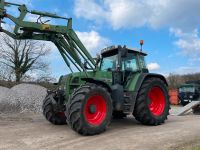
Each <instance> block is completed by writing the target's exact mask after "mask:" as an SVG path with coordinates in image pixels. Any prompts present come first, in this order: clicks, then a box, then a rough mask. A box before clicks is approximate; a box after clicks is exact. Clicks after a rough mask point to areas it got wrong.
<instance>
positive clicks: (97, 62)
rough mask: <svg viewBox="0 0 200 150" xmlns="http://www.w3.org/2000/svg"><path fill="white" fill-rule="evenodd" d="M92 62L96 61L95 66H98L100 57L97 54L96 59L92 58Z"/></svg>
mask: <svg viewBox="0 0 200 150" xmlns="http://www.w3.org/2000/svg"><path fill="white" fill-rule="evenodd" d="M94 60H95V61H96V66H98V64H99V62H100V61H101V57H100V55H99V54H97V56H96V58H94Z"/></svg>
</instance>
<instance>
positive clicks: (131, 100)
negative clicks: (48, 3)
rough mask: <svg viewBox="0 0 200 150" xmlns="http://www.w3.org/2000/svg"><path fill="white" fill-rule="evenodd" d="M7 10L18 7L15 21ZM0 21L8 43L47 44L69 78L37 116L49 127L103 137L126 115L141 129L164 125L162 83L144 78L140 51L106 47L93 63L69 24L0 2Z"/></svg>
mask: <svg viewBox="0 0 200 150" xmlns="http://www.w3.org/2000/svg"><path fill="white" fill-rule="evenodd" d="M9 6H12V7H15V6H16V7H18V10H19V16H17V17H15V16H14V15H12V14H9V13H7V11H6V8H7V7H9ZM28 14H32V15H36V16H38V19H37V21H35V22H34V21H29V20H27V19H26V17H27V15H28ZM45 17H46V18H48V19H49V18H50V19H61V20H66V22H67V25H66V26H63V25H52V24H48V21H49V20H48V21H42V20H44V19H45ZM0 19H1V23H5V19H7V20H9V21H11V22H13V23H14V25H15V27H14V30H13V31H10V30H6V29H3V28H2V27H1V28H0V31H1V32H3V33H5V34H7V35H8V36H10V37H12V38H13V39H19V40H25V39H33V40H42V41H51V42H53V43H54V44H55V45H56V46H57V48H58V50H59V52H60V54H61V56H62V58H63V60H64V61H65V63H66V65H67V66H68V68H69V70H71V72H72V73H70V74H68V75H64V76H61V78H60V80H59V83H58V85H57V86H58V88H57V90H54V91H48V92H47V93H48V94H47V96H46V98H45V100H44V102H43V107H42V108H43V114H44V116H45V118H46V119H47V120H48V121H49V122H51V123H52V124H55V125H62V124H68V125H69V126H70V127H71V128H72V129H73V130H74V131H76V132H77V133H79V134H82V135H95V134H99V133H102V132H104V131H105V130H106V128H107V127H108V125H109V124H110V122H111V119H112V118H123V117H126V116H127V115H130V114H132V115H133V116H134V117H135V119H136V120H138V121H139V122H141V123H142V124H145V125H160V124H162V123H164V122H165V120H166V119H167V116H168V115H169V98H168V90H167V86H168V85H167V81H166V79H165V77H163V76H162V75H159V74H152V73H149V71H148V69H147V67H146V65H145V60H144V57H145V56H146V55H147V54H146V53H144V52H143V51H142V50H136V49H131V48H127V47H126V46H111V47H108V48H105V49H103V50H102V51H101V55H99V56H98V57H97V58H95V59H94V58H93V57H92V56H91V54H90V53H89V52H88V50H87V49H86V48H85V46H84V45H83V44H82V42H81V41H80V40H79V38H78V36H77V34H76V33H75V31H74V30H73V28H72V19H71V18H65V17H61V16H58V15H56V14H53V13H48V12H41V11H35V10H33V11H30V10H28V9H27V7H26V6H25V5H20V4H15V3H9V2H5V1H4V0H0ZM142 44H143V41H141V45H142ZM58 67H59V66H58ZM74 67H76V69H77V70H78V71H77V72H73V71H74V69H72V68H74Z"/></svg>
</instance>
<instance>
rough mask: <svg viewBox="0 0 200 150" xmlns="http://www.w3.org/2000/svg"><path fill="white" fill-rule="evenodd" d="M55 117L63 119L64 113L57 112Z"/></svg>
mask: <svg viewBox="0 0 200 150" xmlns="http://www.w3.org/2000/svg"><path fill="white" fill-rule="evenodd" d="M56 115H57V116H59V117H65V113H64V112H58V113H57V114H56Z"/></svg>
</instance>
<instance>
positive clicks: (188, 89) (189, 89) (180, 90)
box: [179, 87, 195, 92]
mask: <svg viewBox="0 0 200 150" xmlns="http://www.w3.org/2000/svg"><path fill="white" fill-rule="evenodd" d="M179 92H195V88H194V87H181V88H179Z"/></svg>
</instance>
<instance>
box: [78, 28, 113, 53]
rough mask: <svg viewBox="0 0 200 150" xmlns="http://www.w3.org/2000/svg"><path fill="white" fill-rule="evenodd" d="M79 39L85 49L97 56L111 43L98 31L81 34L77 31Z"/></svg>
mask: <svg viewBox="0 0 200 150" xmlns="http://www.w3.org/2000/svg"><path fill="white" fill-rule="evenodd" d="M76 33H77V35H78V37H79V38H80V40H81V41H82V42H83V44H84V45H85V47H86V48H87V49H88V50H89V51H90V52H91V53H92V54H95V53H96V52H97V51H98V50H101V49H103V48H104V47H106V46H108V44H109V43H110V41H109V40H108V39H107V38H104V37H102V36H101V35H100V34H99V33H98V32H96V31H93V30H92V31H90V32H79V31H76Z"/></svg>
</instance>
